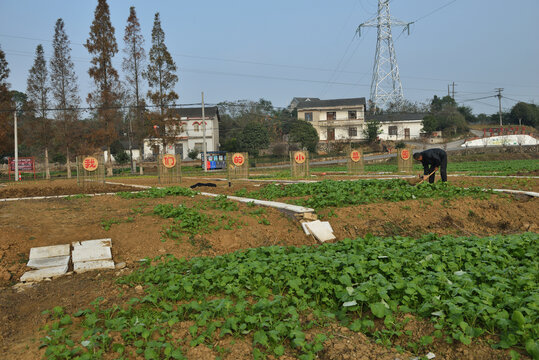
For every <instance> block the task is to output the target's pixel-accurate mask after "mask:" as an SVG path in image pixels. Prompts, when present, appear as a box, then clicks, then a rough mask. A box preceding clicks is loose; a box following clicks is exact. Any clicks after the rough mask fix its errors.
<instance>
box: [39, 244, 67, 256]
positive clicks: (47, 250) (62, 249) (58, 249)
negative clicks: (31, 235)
mask: <svg viewBox="0 0 539 360" xmlns="http://www.w3.org/2000/svg"><path fill="white" fill-rule="evenodd" d="M70 250H71V248H70V247H69V244H65V245H53V246H42V247H35V248H31V249H30V260H32V259H42V258H49V257H55V256H68V255H69V251H70Z"/></svg>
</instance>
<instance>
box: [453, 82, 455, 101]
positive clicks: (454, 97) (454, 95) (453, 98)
mask: <svg viewBox="0 0 539 360" xmlns="http://www.w3.org/2000/svg"><path fill="white" fill-rule="evenodd" d="M453 100H455V82H454V81H453Z"/></svg>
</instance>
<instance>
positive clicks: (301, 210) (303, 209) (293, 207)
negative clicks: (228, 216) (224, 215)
mask: <svg viewBox="0 0 539 360" xmlns="http://www.w3.org/2000/svg"><path fill="white" fill-rule="evenodd" d="M200 195H204V196H212V197H216V196H219V195H220V194H212V193H206V192H201V193H200ZM227 199H229V200H234V201H239V202H243V203H251V202H252V203H254V204H255V205H260V206H267V207H273V208H277V209H283V210H288V211H291V212H295V213H308V212H314V209H311V208H306V207H303V206H298V205H291V204H285V203H281V202H277V201H268V200H257V199H249V198H244V197H238V196H227Z"/></svg>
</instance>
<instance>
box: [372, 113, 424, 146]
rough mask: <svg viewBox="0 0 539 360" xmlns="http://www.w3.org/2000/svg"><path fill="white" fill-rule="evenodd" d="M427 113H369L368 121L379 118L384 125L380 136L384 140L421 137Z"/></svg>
mask: <svg viewBox="0 0 539 360" xmlns="http://www.w3.org/2000/svg"><path fill="white" fill-rule="evenodd" d="M426 115H427V114H421V113H419V114H408V113H390V114H376V115H367V120H366V121H371V120H377V121H379V122H380V124H381V125H382V127H381V130H382V132H381V133H380V135H378V137H379V138H380V139H382V140H393V141H401V140H414V139H419V137H420V134H421V129H422V128H423V117H425V116H426Z"/></svg>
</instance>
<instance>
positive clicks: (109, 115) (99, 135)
mask: <svg viewBox="0 0 539 360" xmlns="http://www.w3.org/2000/svg"><path fill="white" fill-rule="evenodd" d="M84 46H85V47H86V49H88V52H89V53H90V54H92V55H93V58H92V60H91V63H92V66H91V67H90V69H89V70H88V74H89V75H90V77H91V78H93V79H94V83H95V86H96V89H95V90H94V91H93V92H91V93H90V94H88V98H87V101H88V103H89V104H90V105H91V106H94V107H95V108H96V110H97V111H96V115H97V119H98V121H99V123H100V127H99V129H98V130H97V131H95V132H94V138H95V140H96V142H98V143H101V144H103V145H106V146H107V161H106V162H107V166H108V168H107V173H108V175H109V176H111V175H112V162H111V153H110V146H111V144H112V143H113V142H114V140H116V139H117V137H118V132H117V127H118V124H119V123H120V122H121V114H120V112H119V110H118V106H119V101H120V98H121V95H120V82H119V77H118V72H117V71H116V69H115V68H114V67H113V66H112V58H113V57H114V55H115V54H116V53H117V52H118V45H117V44H116V38H115V37H114V27H113V26H112V23H111V21H110V11H109V6H108V4H107V1H106V0H98V4H97V7H96V9H95V13H94V21H93V22H92V26H91V27H90V37H89V38H88V40H86V44H84Z"/></svg>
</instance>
